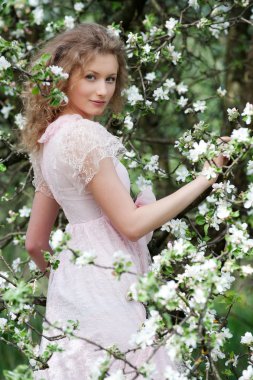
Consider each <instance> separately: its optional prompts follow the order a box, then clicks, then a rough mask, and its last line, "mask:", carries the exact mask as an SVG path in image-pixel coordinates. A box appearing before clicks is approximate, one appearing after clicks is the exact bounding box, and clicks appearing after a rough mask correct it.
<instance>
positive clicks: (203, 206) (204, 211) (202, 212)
mask: <svg viewBox="0 0 253 380" xmlns="http://www.w3.org/2000/svg"><path fill="white" fill-rule="evenodd" d="M198 210H199V213H200V215H206V214H207V212H208V211H209V208H208V206H207V203H206V202H204V203H201V204H200V205H199V206H198Z"/></svg>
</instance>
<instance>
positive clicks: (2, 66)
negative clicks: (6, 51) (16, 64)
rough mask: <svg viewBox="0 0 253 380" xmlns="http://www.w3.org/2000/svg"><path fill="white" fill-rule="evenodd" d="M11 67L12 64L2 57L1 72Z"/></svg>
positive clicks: (0, 62) (0, 58)
mask: <svg viewBox="0 0 253 380" xmlns="http://www.w3.org/2000/svg"><path fill="white" fill-rule="evenodd" d="M10 66H11V64H10V62H9V61H7V59H6V58H5V57H4V56H3V55H2V56H1V57H0V70H6V69H8V67H10Z"/></svg>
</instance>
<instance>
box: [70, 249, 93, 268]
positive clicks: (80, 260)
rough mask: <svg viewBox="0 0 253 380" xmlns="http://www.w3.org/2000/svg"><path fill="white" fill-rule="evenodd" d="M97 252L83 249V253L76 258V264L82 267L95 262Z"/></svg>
mask: <svg viewBox="0 0 253 380" xmlns="http://www.w3.org/2000/svg"><path fill="white" fill-rule="evenodd" d="M96 257H97V256H96V254H95V253H94V252H90V251H83V252H81V254H80V255H79V256H78V257H77V258H76V259H75V264H76V265H77V266H78V267H82V266H84V265H87V264H90V263H93V262H94V260H95V258H96Z"/></svg>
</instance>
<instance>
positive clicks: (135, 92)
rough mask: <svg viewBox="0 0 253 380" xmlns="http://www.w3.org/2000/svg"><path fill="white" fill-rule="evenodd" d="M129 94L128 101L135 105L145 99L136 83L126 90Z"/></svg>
mask: <svg viewBox="0 0 253 380" xmlns="http://www.w3.org/2000/svg"><path fill="white" fill-rule="evenodd" d="M124 93H125V94H126V95H127V99H128V102H129V103H130V104H131V105H132V106H134V105H135V104H136V103H137V102H138V101H141V100H143V96H142V95H141V94H140V92H139V89H138V87H136V86H135V85H133V86H130V87H129V88H128V89H127V90H125V91H124Z"/></svg>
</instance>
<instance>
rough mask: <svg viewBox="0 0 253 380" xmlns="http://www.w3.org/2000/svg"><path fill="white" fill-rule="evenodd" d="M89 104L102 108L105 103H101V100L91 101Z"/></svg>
mask: <svg viewBox="0 0 253 380" xmlns="http://www.w3.org/2000/svg"><path fill="white" fill-rule="evenodd" d="M91 102H92V103H94V104H96V105H98V106H103V105H104V104H105V101H101V100H91Z"/></svg>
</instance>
